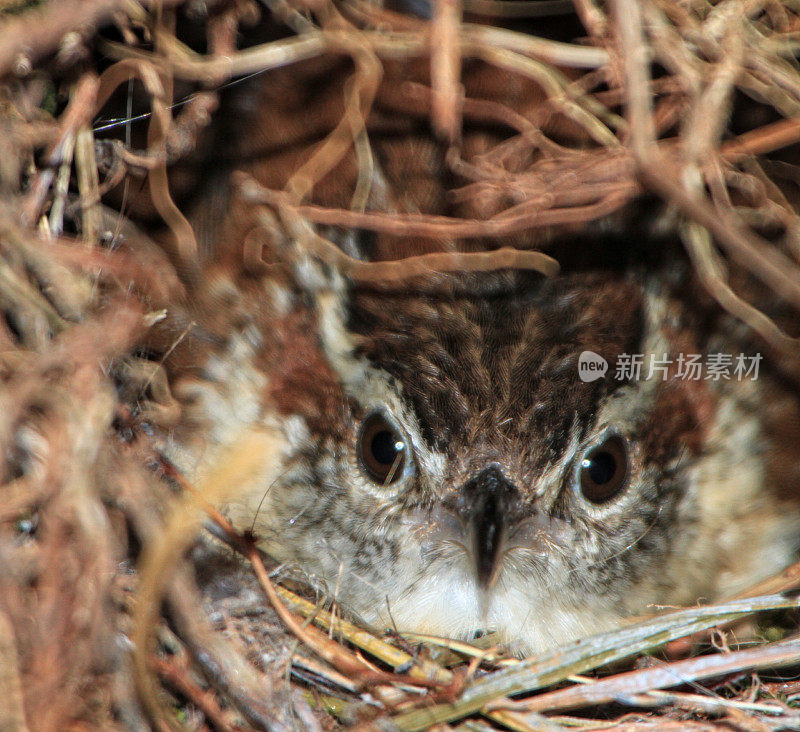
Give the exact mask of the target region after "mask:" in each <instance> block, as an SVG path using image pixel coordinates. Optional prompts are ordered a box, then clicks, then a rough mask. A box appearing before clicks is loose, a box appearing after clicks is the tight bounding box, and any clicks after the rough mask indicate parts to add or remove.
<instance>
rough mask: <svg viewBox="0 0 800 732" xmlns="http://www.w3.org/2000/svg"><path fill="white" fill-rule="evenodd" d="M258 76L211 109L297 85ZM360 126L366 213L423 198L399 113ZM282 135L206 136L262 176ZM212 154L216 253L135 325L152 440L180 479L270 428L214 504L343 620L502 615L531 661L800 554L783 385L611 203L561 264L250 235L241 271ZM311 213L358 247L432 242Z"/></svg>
mask: <svg viewBox="0 0 800 732" xmlns="http://www.w3.org/2000/svg"><path fill="white" fill-rule="evenodd" d="M330 65H331V62H328V61H325V62H324V64H323V67H324V70H325V72H326V73H328V71H329V70H330ZM318 70H319V69H318V67H314V70H313V73H318ZM298 73H299V72H298V71H297V70H296V69H293V70H292V74H294V75H295V76H294V77H293V78H296V75H297V74H298ZM271 84H272V85H271V86H269V87H267V88H266V91H263V89H262V93H263V94H266V95H267V96H269V95H272V96H270V102H271V103H266V102H265V101H264V99H260V98H259V97H258V95H257V94H254V93H252V91H247V92H246V93H245V92H242V96H241V97H240V98H239V102H238V103H239V104H241V105H243V106H242V109H243V110H244V111H243V112H242V114H241V115H229V116H228V117H227V119H228V120H234V122H235V123H236V124H241V123H242V122H241V120H242V119H243V118H246V117H247V114H250V115H253V114H260V115H277V116H280V114H285V112H286V110H281V108H280V104H281V103H284V104H295V105H296V106H297V109H300V108H301V107H303V105H304V104H306V101H305V100H304V99H297V100H288V101H287V100H283V102H282V101H281V100H279V99H278V98H277V97H275V94H276V91H275V90H276V89H277V90H278V92H280V90H281V89H282V87H281V85H280V84H279V83H276V82H275V80H274V79H273V80H272V81H271ZM301 86H302V85H301ZM314 88H320V89H325V88H328V89H330V88H333V85H331V86H330V87H323V86H320V85H317V86H315V87H314ZM324 93H327V92H324ZM276 110H277V111H276ZM298 113H299V112H298ZM289 116H290V115H289ZM333 116H334V117H335V114H334V115H333ZM287 118H288V117H287ZM379 122H380V124H383V128H384V129H385V130H386V135H385V137H384V138H383V139H381V136H380V135H379V134H374V135H373V137H372V140H371V142H372V144H373V146H374V149H375V151H376V154H375V161H374V179H375V181H376V182H375V184H374V186H373V192H372V198H371V201H370V205H371V206H375V207H380V208H382V209H383V210H389V211H396V212H400V213H402V212H403V211H405V212H415V211H420V210H436V208H437V207H439V208H441V207H443V206H445V205H446V201H447V195H446V188H447V182H446V181H443V179H444V178H445V177H446V175H445V171H446V163H445V162H444V161H445V155H446V151H443V150H442V149H441V146H439V145H438V144H437V142H436V141H435V140H431V139H430V135H429V133H428V131H427V130H424V129H422V130H421V129H420V126H419V125H417V124H416V123H413V124H409V125H406V126H405V127H404V126H402V124H401V123H396V121H392V120H388V121H387V120H386V119H384V120H383V121H380V120H379ZM398 125H400V127H399V128H398ZM379 126H380V125H379ZM278 127H279V125H278V124H277V123H275V124H266V123H264V122H263V120H262V122H261V123H260V124H252V125H251V127H250V128H249V129H252V130H256V131H257V133H255V132H254V133H253V134H252V135H250V136H244V135H239V136H228V137H230V139H235V140H236V144H237V145H240V146H244V147H245V148H246V150H244V151H243V150H242V149H241V148H240V149H238V152H237V154H236V155H231V156H230V160H231V161H233V162H231V165H233V166H238V167H242V166H245V167H247V168H248V170H249V172H250V173H251V174H252V175H253V176H254V177H255V178H256V179H257V180H259V181H260V182H261V183H262V184H264V185H268V186H272V187H278V183H277V182H276V181H277V179H278V178H279V177H280V175H279V171H280V170H282V169H285V168H286V167H287V164H286V163H285V161H286V160H289V161H290V165H288V167H291V166H292V165H294V164H295V162H296V160H297V159H298V157H297V154H296V153H295V152H294V151H293V149H292V147H291V145H289V144H285V140H284V143H282V144H277V143H275V141H274V140H273V141H271V140H270V135H271V134H274V130H276V129H277V128H278ZM401 133H402V135H401ZM280 134H281V135H285V134H286V126H284V127H281V130H280ZM481 134H483V133H481ZM259 135H260V136H261V137H259ZM401 138H402V141H399V140H401ZM303 143H304V144H307V140H304V141H303ZM472 143H473V144H474V146H475V147H477V148H480V146H481V144H482V143H481V138H480V137H479V136H477V135H476V137H475V138H474V139H473V140H472ZM255 149H259V150H261V151H264V150H268V151H272V152H269V153H268V154H267V159H266V160H265V158H264V155H263V154H262V155H261V156H260V157H259V156H258V155H256V154H255V153H254V152H253V151H254V150H255ZM275 151H277V152H275ZM215 152H216V153H217V154H219V150H216V151H215ZM270 156H271V157H270ZM276 160H277V161H278V162H276ZM243 161H245V162H243ZM247 161H249V162H247ZM282 166H283V167H282ZM217 172H218V174H219V175H218V176H217V177H215V174H214V171H211V172H210V173H209V180H208V181H207V182H208V184H209V186H210V187H211V188H213V190H214V193H213V195H211V196H210V197H207V198H205V199H201V201H200V203H199V204H197V205H195V208H194V214H192V213H190V214H189V215H190V217H191V216H192V215H193V216H194V218H193V221H194V222H195V224H196V227H197V228H198V230H202V231H203V232H204V233H203V237H201V239H202V241H206V242H211V244H207V245H205V246H206V247H207V248H208V247H210V248H211V249H214V247H216V251H215V253H214V254H213V256H211V258H210V260H209V261H210V263H209V265H208V266H207V267H206V268H205V270H204V275H203V277H204V279H203V284H202V286H201V287H200V288H199V289H198V291H197V293H196V299H195V302H194V303H193V305H192V307H191V308H187V309H186V313H185V314H184V315H182V316H181V317H182V319H181V318H175V319H171V318H167V319H166V320H165V321H164V322H162V323H160V324H159V325H157V326H156V328H154V331H156V330H158V328H161V329H162V336H161V337H162V338H164V339H165V341H164V342H165V343H167V344H168V347H167V346H166V345H165V346H163V347H162V348H161V353H162V354H163V358H162V361H163V362H164V364H165V367H166V368H167V370H168V371H169V379H170V388H171V391H172V394H173V396H174V398H175V400H176V401H177V403H178V404H180V414H181V417H180V419H179V420H178V422H177V423H176V424H173V425H172V426H171V427H170V428H169V429H166V430H164V431H163V433H162V435H161V442H162V449H163V451H164V453H165V454H166V455H168V456H169V457H170V459H171V460H173V461H174V462H175V464H176V465H177V466H178V467H179V468H180V469H181V470H183V471H184V472H185V474H186V475H188V476H190V477H193V478H201V477H202V476H203V475H206V474H208V473H209V471H210V470H211V469H212V467H213V465H214V464H215V462H216V461H218V460H219V459H220V456H221V455H224V454H225V450H226V449H228V448H229V447H230V446H231V445H235V444H237V442H240V441H241V440H242V439H243V437H244V436H246V435H247V434H249V433H251V432H252V431H253V430H261V431H265V432H267V433H268V434H269V435H270V436H271V440H272V443H271V444H272V445H273V448H272V449H271V450H270V454H269V459H265V460H264V464H263V465H262V466H261V468H259V470H258V471H256V472H255V473H254V474H253V475H251V476H250V477H249V478H248V479H247V480H246V481H244V482H243V483H242V485H239V486H237V487H236V489H235V491H234V493H235V495H233V496H232V497H231V499H230V500H229V501H228V502H227V503H226V505H225V507H224V508H225V511H226V512H227V514H228V516H229V517H230V518H231V520H232V521H233V522H234V524H235V525H236V526H237V527H239V528H241V529H243V530H247V531H249V532H251V533H252V535H253V536H254V537H255V538H256V540H257V542H258V545H259V546H260V548H262V549H263V550H264V551H265V552H266V553H267V554H268V555H269V556H270V557H272V558H273V559H274V560H275V561H276V562H279V563H281V564H282V565H283V566H284V567H286V568H288V569H291V570H295V571H296V572H297V573H299V575H300V576H301V577H302V578H303V579H304V581H306V582H307V583H308V584H309V585H310V586H312V587H314V588H316V589H317V590H318V591H320V592H321V593H323V594H324V595H325V596H326V597H328V598H330V599H332V600H334V601H335V602H336V603H337V604H338V605H339V606H340V607H341V608H342V609H343V611H344V612H345V613H347V614H349V615H351V616H352V617H354V618H355V619H357V620H359V621H361V622H364V623H366V624H368V625H369V626H371V627H377V628H391V629H394V630H396V631H398V632H400V633H403V632H415V633H424V634H429V635H437V636H444V637H450V638H461V639H472V638H474V637H476V636H477V635H480V634H483V633H487V632H496V633H497V634H498V635H499V637H500V638H501V639H503V641H504V642H506V643H507V644H508V645H509V647H510V648H512V650H513V651H514V652H515V653H517V654H528V653H535V652H540V651H543V650H546V649H550V648H553V647H555V646H558V645H561V644H564V643H568V642H571V641H573V640H575V639H577V638H581V637H585V636H587V635H591V634H593V633H598V632H602V631H607V630H610V629H613V628H617V627H619V626H620V625H621V624H623V623H624V622H626V620H627V619H628V618H630V617H632V616H636V615H640V614H643V613H648V612H653V611H655V610H657V609H658V608H661V607H664V606H680V605H693V604H695V603H697V602H703V601H713V600H716V599H721V598H725V597H730V596H733V595H735V594H736V593H737V592H741V591H743V590H745V589H746V588H747V587H748V586H750V585H752V584H753V583H755V582H757V581H760V580H762V579H764V578H765V577H768V576H769V575H771V574H773V573H775V572H777V571H779V570H780V569H782V568H783V567H785V566H787V565H788V564H789V563H790V562H791V561H792V560H793V559H794V558H796V556H797V552H798V547H800V510H798V508H799V507H800V467H799V466H800V459H798V458H800V454H799V453H800V400H798V398H797V395H798V393H797V387H796V385H793V384H792V383H791V381H790V380H787V379H786V378H784V377H783V376H781V374H780V373H779V372H778V370H776V368H775V367H773V366H771V365H770V361H769V359H762V354H761V353H760V352H759V350H758V349H759V346H758V342H757V341H756V340H754V339H753V337H751V335H750V334H748V333H747V329H746V328H744V326H742V325H741V324H737V322H736V321H735V320H734V319H733V318H732V317H731V316H729V315H726V314H725V313H724V312H722V311H721V309H720V308H718V307H717V306H716V305H715V303H714V302H713V300H712V299H711V298H710V297H709V296H708V295H707V294H706V293H705V292H704V291H703V290H702V287H701V286H700V284H698V282H697V278H696V277H695V276H694V275H693V272H692V268H691V264H690V263H689V262H688V261H687V260H686V257H685V256H683V255H682V254H681V253H680V251H679V250H680V247H674V246H672V247H670V246H667V245H663V246H662V244H663V242H659V241H657V240H656V239H655V238H654V237H655V235H654V234H651V233H647V232H645V233H644V234H643V233H642V231H643V229H642V226H641V225H640V224H637V223H635V222H634V223H631V222H630V221H628V222H627V223H624V224H623V223H619V222H618V223H617V224H616V225H614V226H611V227H606V229H605V230H602V231H600V233H599V234H598V235H596V236H589V235H585V234H581V235H575V234H572V233H569V232H567V234H566V235H564V236H561V237H560V238H559V237H555V238H553V239H552V240H548V241H549V244H548V246H550V247H551V251H552V252H553V253H554V254H555V255H556V256H557V258H558V259H559V261H560V262H561V272H560V273H559V274H558V275H556V276H545V275H544V274H541V273H539V272H532V271H523V270H515V269H510V268H507V269H501V270H496V271H484V272H458V271H456V272H446V273H443V272H437V271H431V272H429V273H428V274H424V275H420V276H417V277H414V278H412V279H411V280H408V281H405V280H404V281H396V282H393V281H391V280H388V281H384V282H375V281H369V282H365V281H359V280H356V279H353V278H352V277H349V276H348V275H347V273H344V272H340V271H338V270H337V267H336V266H335V265H332V264H331V263H329V262H324V261H320V260H319V258H318V257H316V256H315V255H314V254H313V253H309V252H303V251H300V250H298V248H297V247H296V246H294V245H296V244H297V242H291V241H290V242H289V244H287V242H286V241H277V242H276V241H267V243H266V244H264V246H263V252H264V262H260V263H259V264H258V266H255V267H254V266H253V265H252V262H251V263H249V264H248V263H247V262H245V261H244V259H243V258H242V256H241V250H242V246H243V242H247V241H253V239H254V237H255V239H256V240H257V241H258V242H262V240H265V241H266V239H269V237H268V236H266V235H264V226H265V225H264V223H263V222H264V221H265V220H274V217H273V219H269V217H268V216H267V218H266V219H265V218H264V211H263V208H262V209H257V210H256V213H255V214H254V209H253V207H250V208H248V207H247V206H246V205H245V204H243V203H242V202H241V201H237V200H236V196H235V194H234V193H232V192H230V191H231V190H232V189H230V187H229V188H228V189H227V190H228V192H229V195H228V194H224V195H223V194H220V190H221V187H224V186H225V185H228V186H229V185H230V184H229V183H228V182H227V181H228V173H229V170H228V169H226V168H225V166H223V165H220V166H219V168H218V171H217ZM356 174H357V164H356V162H355V161H354V159H349V160H346V161H345V162H344V163H343V164H342V166H340V169H339V170H338V173H337V172H336V171H335V174H334V175H332V176H329V178H328V179H327V181H325V182H323V183H322V184H320V185H319V186H318V187H317V188H316V189H315V196H316V200H317V201H318V202H321V203H323V204H327V205H334V206H337V205H338V206H341V205H345V203H346V200H344V199H345V196H344V195H343V193H342V190H345V189H347V186H346V185H344V184H343V182H342V181H344V180H352V179H353V178H354V177H355V175H356ZM226 196H227V197H226ZM634 218H635V217H634ZM254 222H255V223H254ZM259 222H260V223H259ZM267 228H269V227H267ZM273 228H274V227H273ZM259 232H261V234H259ZM318 232H320V233H321V234H322V235H324V236H327V237H330V239H331V240H332V241H335V243H336V246H337V247H339V248H340V249H341V250H342V251H344V252H346V253H348V255H349V256H351V257H353V258H357V259H363V260H364V261H375V260H382V259H397V258H402V257H403V256H412V255H416V254H420V253H425V252H427V251H431V248H432V247H433V246H434V245H436V246H438V245H439V244H437V243H435V242H431V241H428V240H422V239H419V238H406V239H403V238H402V237H401V238H398V237H384V236H377V235H375V234H370V232H368V231H357V230H345V231H341V230H340V231H338V232H334V231H333V230H332V229H331V230H326V229H324V227H319V229H318ZM273 234H274V231H273ZM259 236H260V237H261V238H259ZM265 237H266V239H265ZM647 237H650V241H649V246H647V244H648V242H646V241H645V243H644V244H643V243H642V239H643V238H647ZM289 238H291V237H289ZM278 239H280V237H278ZM219 242H225V244H224V245H222V244H219ZM673 243H674V242H673ZM259 246H261V244H260V243H259ZM471 246H473V247H476V248H477V247H479V246H481V245H480V244H476V243H473V244H472V245H471ZM290 250H291V251H292V252H293V254H292V255H291V256H290V257H287V255H286V252H287V251H290ZM643 252H644V253H643ZM653 252H661V253H660V254H659V255H658V256H657V257H656V261H655V262H654V261H653ZM175 312H177V310H176V311H175ZM187 333H188V336H187ZM184 336H186V337H184ZM154 338H155V336H154ZM154 342H155V341H154ZM151 352H153V353H156V355H158V348H157V347H156V346H155V345H153V346H152V347H151ZM637 359H638V361H637ZM589 363H592V364H595V367H594V368H596V369H598V370H596V371H595V372H593V373H591V374H588V372H583V371H582V369H583V368H584V367H585V366H586V364H589ZM637 363H638V365H639V367H640V368H639V369H632V368H631V366H632V365H635V364H637ZM688 363H694V364H695V365H698V364H699V366H700V367H701V370H700V371H699V372H698V371H696V370H695V371H693V372H691V373H689V372H687V371H686V365H687V364H688ZM737 365H738V366H737ZM743 365H746V366H747V369H746V370H745V369H744V368H738V367H741V366H743ZM722 366H726V367H727V370H722ZM737 368H738V370H737ZM759 368H760V371H759ZM600 371H602V374H601V373H600Z"/></svg>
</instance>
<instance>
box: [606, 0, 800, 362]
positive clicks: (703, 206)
mask: <svg viewBox="0 0 800 732" xmlns="http://www.w3.org/2000/svg"><path fill="white" fill-rule="evenodd" d="M614 9H615V25H616V28H617V32H618V36H619V42H620V45H621V47H622V52H623V58H624V59H625V64H626V67H625V70H626V79H627V90H626V96H627V109H628V117H629V120H630V130H631V148H632V150H633V154H634V158H635V160H636V163H637V166H638V169H639V175H640V178H641V180H642V182H643V183H644V185H645V186H646V187H647V188H649V189H650V190H652V191H654V192H656V193H658V194H659V195H660V196H662V197H663V198H664V199H665V200H668V201H671V202H672V203H675V204H677V205H678V207H679V208H680V209H681V210H682V211H683V212H684V213H685V214H686V215H687V216H688V217H689V219H690V220H691V221H693V222H696V223H697V224H699V225H701V226H703V227H705V228H706V229H707V230H708V231H709V232H711V233H712V234H713V235H714V236H715V237H716V238H717V240H718V241H719V243H720V244H721V245H722V246H723V247H724V248H725V249H726V250H727V252H728V254H729V255H730V256H731V257H732V258H733V259H734V260H735V261H737V262H738V263H739V264H741V265H742V266H743V267H745V268H746V269H747V270H749V271H750V272H752V273H753V274H754V275H756V276H757V277H758V278H759V279H761V280H762V281H763V282H765V283H766V284H768V285H769V286H771V287H772V288H774V290H775V291H776V292H777V293H778V294H779V295H781V296H782V297H783V298H784V299H785V300H786V301H788V302H791V303H792V304H794V305H795V306H796V307H800V276H798V275H800V270H798V268H797V266H796V265H795V264H794V263H793V262H792V261H791V260H790V259H789V258H788V257H786V256H784V255H783V254H781V253H780V252H778V251H777V250H776V249H774V248H773V247H771V246H770V245H769V244H768V243H767V242H765V241H763V240H761V239H760V238H759V237H757V236H756V235H755V234H753V233H751V232H747V231H745V230H744V229H743V227H742V226H741V225H740V224H738V223H737V222H735V221H734V220H733V218H732V216H731V215H729V214H728V215H726V214H724V213H723V212H722V211H721V210H720V209H718V208H715V207H714V206H713V205H712V204H711V203H709V202H708V200H707V198H706V197H705V196H704V195H703V193H702V192H701V191H700V190H698V189H697V187H696V186H695V190H694V191H692V192H690V191H689V190H688V189H687V188H686V185H688V184H690V181H689V180H688V179H687V178H686V175H682V173H681V172H680V171H679V170H678V168H677V167H676V166H675V165H670V164H669V162H668V161H667V159H666V157H665V156H664V155H663V153H662V152H661V151H660V150H659V148H658V146H657V144H656V137H655V127H654V124H653V115H652V107H651V103H650V100H651V97H650V94H649V92H648V91H647V90H648V84H649V78H648V71H647V62H648V58H647V49H646V46H645V43H644V35H643V31H642V24H641V16H640V14H639V12H638V4H633V5H631V4H629V3H625V2H623V1H622V0H616V2H615V4H614ZM733 73H734V72H733V71H731V70H730V69H729V68H728V67H727V66H726V65H724V64H723V65H722V66H721V67H720V70H719V73H718V76H717V77H716V78H717V81H718V83H714V82H712V84H711V86H710V89H711V92H710V94H711V97H712V102H713V103H714V104H716V106H717V107H718V108H719V107H720V105H722V104H724V99H725V98H726V97H727V95H728V94H729V91H730V85H731V83H732V77H733ZM701 98H702V97H701ZM718 112H719V109H718ZM718 135H719V131H718V130H717V131H715V130H713V129H709V130H706V131H705V132H704V134H703V135H701V136H700V137H698V138H696V140H695V144H694V145H693V146H692V148H693V151H694V153H695V154H696V155H699V154H701V153H702V152H703V150H707V149H708V146H709V145H710V144H711V142H712V141H713V140H714V138H715V136H718ZM667 171H671V172H669V173H667ZM679 180H681V181H683V184H682V183H679V182H677V181H679ZM687 241H688V242H689V252H690V255H691V256H692V258H693V259H694V260H695V262H696V263H697V264H699V265H700V266H701V270H700V274H701V278H702V279H703V281H704V282H705V283H706V285H707V286H708V287H709V288H710V290H711V293H712V295H714V296H715V297H717V299H718V301H719V302H720V305H722V307H724V308H725V309H726V310H728V311H729V312H731V313H732V314H734V315H736V316H738V317H744V319H745V321H746V322H748V323H749V324H750V325H752V326H753V327H754V328H755V329H756V330H757V332H759V333H760V334H761V335H762V336H764V337H765V338H767V340H768V341H769V342H770V343H772V344H774V345H777V346H778V347H780V348H783V349H785V348H787V347H791V346H792V343H791V341H790V340H789V339H787V338H786V336H785V335H784V334H782V333H780V331H779V330H778V329H777V327H776V326H775V325H774V324H773V323H771V321H769V319H767V318H766V317H765V316H763V315H762V314H761V313H759V312H757V311H756V310H755V309H754V308H751V307H750V306H748V305H747V304H746V303H744V302H743V301H742V300H741V299H740V298H738V297H737V296H736V295H735V294H734V293H733V292H732V291H731V290H730V288H728V287H727V285H725V284H724V283H723V281H722V279H721V278H720V276H719V272H718V269H719V268H718V267H714V266H713V265H711V264H710V262H711V259H710V258H709V257H710V256H711V255H710V254H709V253H710V251H711V247H710V243H709V244H708V246H701V245H700V243H699V242H700V240H698V238H697V232H696V231H695V232H694V233H693V234H692V235H691V236H690V237H689V238H688V239H687ZM704 252H705V254H704Z"/></svg>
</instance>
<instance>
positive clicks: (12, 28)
mask: <svg viewBox="0 0 800 732" xmlns="http://www.w3.org/2000/svg"><path fill="white" fill-rule="evenodd" d="M126 1H127V0H92V1H91V2H86V0H59V1H58V2H54V3H49V4H48V5H46V6H45V7H44V8H42V9H41V10H39V9H36V10H32V11H28V12H26V13H23V14H21V15H20V16H19V17H17V18H13V19H5V20H4V21H3V22H2V24H0V77H5V76H6V75H7V74H8V73H9V72H11V71H13V70H15V69H17V70H19V71H25V70H26V69H27V70H28V71H29V70H30V68H31V67H32V65H33V63H34V62H36V61H38V60H39V59H40V58H42V57H43V56H45V55H46V54H48V53H51V52H52V51H54V50H55V49H56V48H58V45H59V43H61V40H62V39H63V37H64V36H65V35H66V34H67V33H69V32H70V31H79V30H82V29H86V28H91V27H97V26H98V25H100V24H102V23H104V22H106V21H108V20H111V18H112V16H113V14H114V12H116V11H119V10H121V9H122V8H123V7H124V6H125V4H126Z"/></svg>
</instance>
